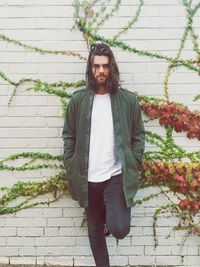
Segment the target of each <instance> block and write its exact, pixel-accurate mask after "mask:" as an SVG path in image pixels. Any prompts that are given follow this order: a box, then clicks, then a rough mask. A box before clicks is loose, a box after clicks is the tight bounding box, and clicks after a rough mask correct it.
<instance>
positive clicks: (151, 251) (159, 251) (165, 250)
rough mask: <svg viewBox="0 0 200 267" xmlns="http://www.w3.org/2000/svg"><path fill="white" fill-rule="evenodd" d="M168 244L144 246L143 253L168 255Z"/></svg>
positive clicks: (169, 250)
mask: <svg viewBox="0 0 200 267" xmlns="http://www.w3.org/2000/svg"><path fill="white" fill-rule="evenodd" d="M171 249H172V248H171V247H170V246H157V247H156V248H154V246H145V249H144V251H145V255H170V254H171Z"/></svg>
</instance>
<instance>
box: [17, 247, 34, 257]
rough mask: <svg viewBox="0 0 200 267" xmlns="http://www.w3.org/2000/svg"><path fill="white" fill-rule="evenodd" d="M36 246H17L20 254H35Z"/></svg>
mask: <svg viewBox="0 0 200 267" xmlns="http://www.w3.org/2000/svg"><path fill="white" fill-rule="evenodd" d="M35 251H36V248H34V247H19V255H20V256H36V253H35Z"/></svg>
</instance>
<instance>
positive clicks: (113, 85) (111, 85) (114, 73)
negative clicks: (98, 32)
mask: <svg viewBox="0 0 200 267" xmlns="http://www.w3.org/2000/svg"><path fill="white" fill-rule="evenodd" d="M96 55H97V56H106V57H108V59H109V70H110V72H109V77H108V79H107V83H106V89H107V91H108V92H110V93H115V92H116V91H117V90H118V87H119V85H120V78H119V69H118V66H117V63H116V61H115V57H114V55H113V52H112V51H111V49H110V47H109V46H108V45H106V44H103V43H97V44H92V45H91V46H90V53H89V56H88V61H87V67H86V83H87V87H88V88H91V89H92V90H94V91H96V89H97V84H96V81H95V78H94V76H93V73H92V63H93V58H94V56H96Z"/></svg>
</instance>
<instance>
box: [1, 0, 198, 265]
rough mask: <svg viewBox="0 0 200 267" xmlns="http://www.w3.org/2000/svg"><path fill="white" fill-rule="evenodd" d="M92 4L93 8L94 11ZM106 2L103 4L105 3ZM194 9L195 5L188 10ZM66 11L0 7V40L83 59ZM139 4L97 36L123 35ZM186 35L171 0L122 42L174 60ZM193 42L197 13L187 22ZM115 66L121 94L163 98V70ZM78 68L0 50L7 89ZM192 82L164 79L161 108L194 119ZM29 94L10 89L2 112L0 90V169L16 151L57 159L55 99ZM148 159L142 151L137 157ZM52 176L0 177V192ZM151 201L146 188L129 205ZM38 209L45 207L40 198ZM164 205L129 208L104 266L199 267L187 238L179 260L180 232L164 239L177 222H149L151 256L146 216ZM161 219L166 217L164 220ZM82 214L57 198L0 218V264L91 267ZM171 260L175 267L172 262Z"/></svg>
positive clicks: (12, 4) (63, 60) (14, 1)
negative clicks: (128, 221)
mask: <svg viewBox="0 0 200 267" xmlns="http://www.w3.org/2000/svg"><path fill="white" fill-rule="evenodd" d="M99 2H100V1H99ZM113 2H114V1H111V3H113ZM193 2H194V3H198V1H193ZM71 3H72V1H66V0H57V1H53V0H40V1H39V0H20V1H19V0H0V25H1V30H0V33H2V34H5V35H8V36H9V37H10V38H13V39H17V40H20V41H22V42H24V43H26V44H31V45H34V46H38V47H41V48H47V49H54V50H75V51H77V52H80V53H81V54H82V55H85V56H87V54H88V52H87V46H86V43H85V41H84V39H83V37H82V34H81V33H80V32H79V31H77V30H76V31H73V32H71V31H70V29H71V27H72V25H73V9H72V7H71ZM138 3H139V1H137V0H123V1H122V6H121V8H120V10H119V11H118V13H117V14H115V15H114V17H113V18H112V19H110V20H109V22H106V23H105V25H104V26H103V29H102V30H100V31H99V33H102V34H103V35H104V36H106V37H109V35H110V32H111V31H112V32H114V31H116V32H117V30H118V29H119V28H120V27H121V26H122V25H124V24H125V23H126V22H127V21H128V20H129V19H130V17H131V16H132V15H133V14H134V12H135V11H136V9H137V6H138ZM185 25H186V14H185V7H183V5H182V1H181V0H167V1H162V0H146V1H145V5H144V7H143V8H142V12H141V15H140V18H139V20H138V22H137V23H136V24H135V27H134V29H131V30H129V31H128V33H127V34H126V35H123V36H122V37H123V39H124V40H125V41H126V42H127V43H128V44H131V45H133V46H135V47H137V48H140V49H146V50H150V51H156V52H160V53H162V54H164V55H170V56H175V55H176V52H177V49H178V47H179V43H180V39H181V36H182V34H183V31H184V27H185ZM194 26H195V30H196V32H197V34H199V35H200V12H198V13H197V15H196V17H195V19H194ZM113 51H114V53H115V56H116V59H117V62H118V64H119V68H120V72H121V78H122V79H123V80H124V83H123V86H124V87H126V88H127V89H129V90H131V91H138V93H139V94H143V95H150V96H159V97H162V96H163V80H164V76H165V72H166V69H167V66H168V64H167V63H166V62H165V61H163V60H157V59H151V58H148V57H139V56H137V55H134V54H129V53H127V52H124V51H121V50H119V49H116V48H115V49H113ZM192 56H194V52H192V42H191V40H189V41H187V42H186V47H185V50H184V52H183V56H182V57H183V58H188V57H192ZM85 67H86V65H85V62H83V61H80V60H79V59H77V58H74V57H68V56H62V55H57V56H56V55H48V54H46V55H40V54H38V53H35V52H31V51H28V50H25V49H23V48H22V47H19V46H15V45H13V44H9V43H7V42H4V41H0V69H1V70H2V71H3V72H4V73H6V75H7V76H8V77H9V78H11V79H12V80H15V81H18V80H20V79H21V78H25V77H26V78H27V77H32V78H39V79H41V80H42V81H48V82H54V81H59V80H63V81H77V80H79V79H84V73H85ZM199 82H200V77H199V76H198V75H197V74H196V73H194V72H191V71H189V70H188V69H186V68H179V69H177V70H176V71H175V72H174V73H173V74H172V75H171V77H170V85H169V92H170V100H175V101H178V102H183V103H184V104H186V105H188V106H189V108H190V109H192V110H194V109H198V110H199V102H198V101H196V102H193V98H194V96H195V95H197V94H198V93H199ZM29 85H30V84H28V83H27V84H26V85H25V84H24V85H23V86H20V87H19V89H18V90H17V92H16V96H15V97H14V99H13V101H12V103H11V105H10V106H9V107H8V105H7V104H8V100H9V96H10V94H11V92H12V87H11V86H10V85H8V83H7V82H5V81H4V80H2V79H1V80H0V159H3V158H5V157H6V156H8V155H10V154H12V153H17V152H22V151H41V152H49V153H52V154H54V155H58V154H62V146H63V142H62V138H61V134H62V127H63V119H62V118H61V113H62V111H61V105H60V101H59V98H58V97H57V96H53V95H48V94H47V93H41V92H38V93H36V92H33V91H29V92H27V91H26V88H28V87H30V86H29ZM146 128H147V129H148V130H152V131H153V132H157V133H159V134H162V135H163V136H164V135H165V131H164V128H161V127H160V126H159V124H158V122H157V121H152V122H151V123H149V124H148V125H146ZM174 137H175V140H176V143H177V144H179V145H181V146H182V147H184V148H187V150H188V151H194V150H198V149H199V148H200V143H199V142H197V141H196V140H188V139H187V138H186V134H185V133H179V134H176V133H175V134H174ZM149 149H154V147H153V146H152V145H150V144H147V145H146V150H149ZM55 173H57V171H53V170H35V171H26V172H13V173H12V172H8V171H1V172H0V185H1V186H3V185H12V184H14V183H16V182H17V181H18V180H21V181H33V180H41V179H46V178H48V177H50V176H52V175H54V174H55ZM156 191H159V190H158V189H156V188H149V189H145V190H139V191H138V193H137V196H136V199H138V198H143V196H147V195H148V194H149V193H152V192H156ZM40 199H42V200H44V199H51V195H46V196H45V197H43V198H40ZM165 203H168V200H167V199H166V198H164V197H159V198H157V199H153V200H150V201H148V202H146V203H144V204H143V205H142V206H138V207H135V208H132V227H131V232H130V234H129V235H128V236H127V237H126V238H125V239H124V240H120V241H119V246H118V247H117V243H116V240H115V239H114V238H113V237H112V236H111V237H108V238H107V243H108V247H109V253H110V255H111V264H112V265H120V266H126V265H134V266H136V265H148V266H153V265H154V266H156V265H162V266H165V265H171V266H187V267H194V266H200V256H199V255H200V247H199V245H200V238H199V237H189V238H188V239H187V241H186V244H185V246H184V248H183V250H180V247H179V244H180V243H181V241H182V240H183V238H184V235H185V233H186V232H184V231H179V232H177V231H176V232H172V234H171V237H170V238H168V239H166V238H165V237H166V236H167V235H168V234H169V233H170V232H171V231H172V228H173V226H175V225H177V224H178V222H179V218H177V217H175V216H172V215H171V214H165V215H162V217H160V218H159V219H158V221H157V233H158V247H157V249H156V250H155V251H154V247H153V244H154V242H153V229H152V223H153V213H154V211H155V209H156V208H157V207H158V206H160V205H163V204H165ZM167 216H169V217H167ZM82 218H83V209H82V208H79V207H78V205H77V203H76V202H75V201H73V200H71V199H70V198H62V199H60V200H59V201H58V202H56V203H54V204H51V205H50V206H49V207H47V206H42V205H41V206H37V207H35V208H33V209H27V210H22V211H19V212H17V213H16V214H13V215H1V216H0V263H1V264H8V263H10V264H18V265H19V264H45V263H46V264H55V265H59V264H60V265H66V266H72V265H73V264H74V265H75V266H78V265H79V266H87V265H93V264H94V261H93V258H92V254H91V251H90V247H89V242H88V238H87V228H86V227H83V228H81V227H80V226H81V221H82ZM181 255H182V256H183V261H181Z"/></svg>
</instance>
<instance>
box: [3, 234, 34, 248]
mask: <svg viewBox="0 0 200 267" xmlns="http://www.w3.org/2000/svg"><path fill="white" fill-rule="evenodd" d="M6 242H7V246H10V247H19V246H25V247H30V246H33V244H34V239H33V238H32V237H17V236H16V237H8V238H7V241H6Z"/></svg>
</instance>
